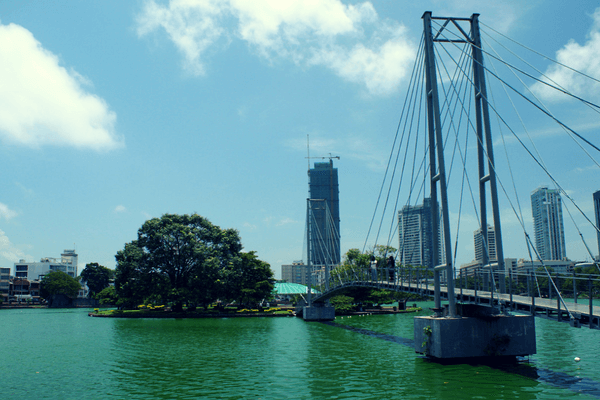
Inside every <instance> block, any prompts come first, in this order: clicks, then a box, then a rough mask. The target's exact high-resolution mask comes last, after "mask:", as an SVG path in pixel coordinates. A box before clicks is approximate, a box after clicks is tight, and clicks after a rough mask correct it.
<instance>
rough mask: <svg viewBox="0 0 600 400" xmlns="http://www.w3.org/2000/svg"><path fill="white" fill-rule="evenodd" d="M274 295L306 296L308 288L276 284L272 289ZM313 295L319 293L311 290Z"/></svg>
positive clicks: (293, 284) (295, 284) (283, 283)
mask: <svg viewBox="0 0 600 400" xmlns="http://www.w3.org/2000/svg"><path fill="white" fill-rule="evenodd" d="M273 291H274V292H275V294H281V295H286V294H306V293H308V286H306V285H301V284H299V283H288V282H276V283H275V288H274V289H273ZM312 292H313V293H320V292H319V291H318V290H315V289H313V290H312Z"/></svg>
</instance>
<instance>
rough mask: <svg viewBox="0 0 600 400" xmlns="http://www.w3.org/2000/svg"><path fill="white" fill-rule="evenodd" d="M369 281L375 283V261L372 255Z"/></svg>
mask: <svg viewBox="0 0 600 400" xmlns="http://www.w3.org/2000/svg"><path fill="white" fill-rule="evenodd" d="M371 281H372V282H376V281H377V259H375V256H374V255H372V256H371Z"/></svg>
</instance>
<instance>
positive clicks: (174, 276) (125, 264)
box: [115, 214, 242, 311]
mask: <svg viewBox="0 0 600 400" xmlns="http://www.w3.org/2000/svg"><path fill="white" fill-rule="evenodd" d="M241 249H242V245H241V242H240V238H239V234H238V232H237V231H236V230H234V229H221V228H219V227H218V226H216V225H213V224H212V223H210V221H208V220H207V219H206V218H204V217H201V216H200V215H198V214H192V215H177V214H165V215H163V216H162V217H161V218H153V219H151V220H148V221H146V222H145V223H144V225H142V227H141V228H140V229H139V231H138V239H137V240H135V241H133V242H131V243H128V244H127V245H125V249H124V250H122V251H120V252H119V253H117V256H116V257H117V269H116V273H117V278H116V280H115V286H116V290H117V294H118V295H119V297H120V298H122V302H123V303H124V304H128V305H131V303H132V302H134V301H141V300H143V299H145V298H147V297H148V296H150V295H154V296H156V295H160V296H161V298H163V299H165V300H166V301H168V302H171V303H172V304H173V310H175V311H179V310H181V309H182V307H183V304H185V303H187V304H188V305H190V304H191V305H195V304H206V303H207V302H210V301H214V300H215V299H216V298H217V297H218V295H219V293H220V290H222V289H221V288H220V287H219V285H217V284H215V282H216V281H217V280H218V279H219V274H220V271H221V270H222V269H223V268H225V267H226V266H227V265H228V264H229V263H230V262H233V261H234V259H235V257H236V256H238V254H239V252H240V251H241Z"/></svg>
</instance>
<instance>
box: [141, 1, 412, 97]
mask: <svg viewBox="0 0 600 400" xmlns="http://www.w3.org/2000/svg"><path fill="white" fill-rule="evenodd" d="M232 21H233V23H232ZM137 23H138V25H137V32H138V35H139V36H140V37H142V36H145V35H148V34H149V33H151V32H154V31H157V30H160V29H164V31H165V32H166V34H167V35H168V37H169V38H170V40H172V41H173V43H174V44H175V46H176V47H177V48H178V49H179V51H180V52H181V53H182V54H183V57H184V60H185V61H184V67H185V69H186V70H188V71H190V72H192V73H194V74H196V75H202V74H205V73H206V58H207V56H208V55H207V53H208V52H209V50H210V49H212V48H214V47H215V46H216V45H217V44H218V43H229V42H231V41H232V40H234V39H235V38H237V39H238V40H242V41H243V42H245V43H246V44H247V45H248V46H249V47H250V48H251V49H252V50H253V51H254V52H256V53H257V54H258V55H260V56H261V57H263V58H265V59H267V60H268V61H270V62H272V61H274V60H277V59H285V60H290V61H292V62H294V63H296V64H297V65H301V66H305V67H311V66H322V67H325V68H328V69H330V70H331V71H333V72H334V73H335V74H337V75H338V76H340V77H341V78H343V79H345V80H347V81H350V82H354V83H357V84H361V85H364V86H365V87H366V88H367V90H368V91H369V92H370V93H372V94H379V95H381V94H388V93H392V92H393V91H395V90H396V89H397V88H398V86H399V84H400V83H401V81H402V79H403V78H404V77H405V76H406V74H407V73H408V68H409V66H410V65H411V64H412V62H413V60H414V57H415V48H414V45H413V44H412V43H411V42H410V41H409V40H408V39H407V35H406V29H405V28H404V27H403V26H402V25H399V24H398V23H395V22H392V21H383V20H381V19H380V18H379V16H378V15H377V13H376V11H375V9H374V8H373V6H372V5H371V3H368V2H365V3H358V4H355V5H345V4H342V3H341V1H340V0H287V1H282V0H255V1H251V2H250V1H244V0H196V1H193V0H171V1H170V2H169V4H168V5H165V6H162V5H159V4H157V3H156V2H154V1H153V0H150V1H149V2H147V3H146V5H145V7H144V10H143V12H142V13H141V14H140V15H139V16H138V18H137ZM232 25H233V26H235V25H237V26H236V27H235V28H231V26H232Z"/></svg>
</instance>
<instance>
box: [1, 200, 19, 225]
mask: <svg viewBox="0 0 600 400" xmlns="http://www.w3.org/2000/svg"><path fill="white" fill-rule="evenodd" d="M17 215H18V214H17V212H16V211H13V210H11V209H10V208H8V206H7V205H6V204H4V203H0V218H4V219H5V220H7V221H8V220H9V219H11V218H14V217H16V216H17Z"/></svg>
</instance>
